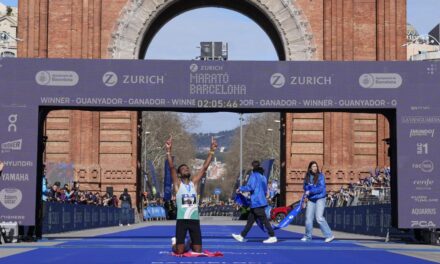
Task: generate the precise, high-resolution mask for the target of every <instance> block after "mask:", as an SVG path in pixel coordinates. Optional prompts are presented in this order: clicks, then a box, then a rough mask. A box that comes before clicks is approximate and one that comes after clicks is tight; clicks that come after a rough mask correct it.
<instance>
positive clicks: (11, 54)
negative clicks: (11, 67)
mask: <svg viewBox="0 0 440 264" xmlns="http://www.w3.org/2000/svg"><path fill="white" fill-rule="evenodd" d="M0 57H4V58H14V57H15V53H14V52H11V51H5V52H2V54H1V56H0Z"/></svg>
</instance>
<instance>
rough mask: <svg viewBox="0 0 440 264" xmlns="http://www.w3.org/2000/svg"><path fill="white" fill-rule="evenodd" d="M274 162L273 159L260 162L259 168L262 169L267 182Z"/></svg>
mask: <svg viewBox="0 0 440 264" xmlns="http://www.w3.org/2000/svg"><path fill="white" fill-rule="evenodd" d="M274 161H275V160H274V159H267V160H263V161H262V162H261V167H262V168H263V169H264V176H266V179H267V180H269V178H270V174H271V172H272V166H273V163H274Z"/></svg>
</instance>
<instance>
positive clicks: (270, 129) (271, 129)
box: [267, 128, 275, 159]
mask: <svg viewBox="0 0 440 264" xmlns="http://www.w3.org/2000/svg"><path fill="white" fill-rule="evenodd" d="M267 131H269V132H270V133H271V134H272V147H271V152H272V154H271V155H272V159H273V158H274V157H275V154H274V145H275V144H274V137H273V128H268V129H267Z"/></svg>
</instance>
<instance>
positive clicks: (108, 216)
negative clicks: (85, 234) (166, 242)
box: [43, 202, 134, 234]
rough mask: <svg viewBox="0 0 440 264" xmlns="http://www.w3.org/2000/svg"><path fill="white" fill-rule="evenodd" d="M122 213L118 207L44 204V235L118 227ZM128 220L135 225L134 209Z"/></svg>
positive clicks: (130, 212) (131, 210)
mask: <svg viewBox="0 0 440 264" xmlns="http://www.w3.org/2000/svg"><path fill="white" fill-rule="evenodd" d="M121 211H122V210H121V209H120V208H116V207H105V206H93V205H82V204H63V203H52V202H43V233H44V234H50V233H61V232H67V231H77V230H83V229H89V228H97V227H106V226H117V225H119V222H120V221H119V220H120V219H121ZM128 219H129V223H134V210H133V209H130V211H129V215H128Z"/></svg>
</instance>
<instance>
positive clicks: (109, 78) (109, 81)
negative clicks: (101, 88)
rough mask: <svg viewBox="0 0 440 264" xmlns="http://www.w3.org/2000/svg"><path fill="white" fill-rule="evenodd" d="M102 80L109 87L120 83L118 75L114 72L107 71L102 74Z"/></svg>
mask: <svg viewBox="0 0 440 264" xmlns="http://www.w3.org/2000/svg"><path fill="white" fill-rule="evenodd" d="M102 82H103V83H104V84H105V86H107V87H113V86H115V85H116V84H118V75H117V74H116V73H114V72H106V73H104V75H103V76H102Z"/></svg>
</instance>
